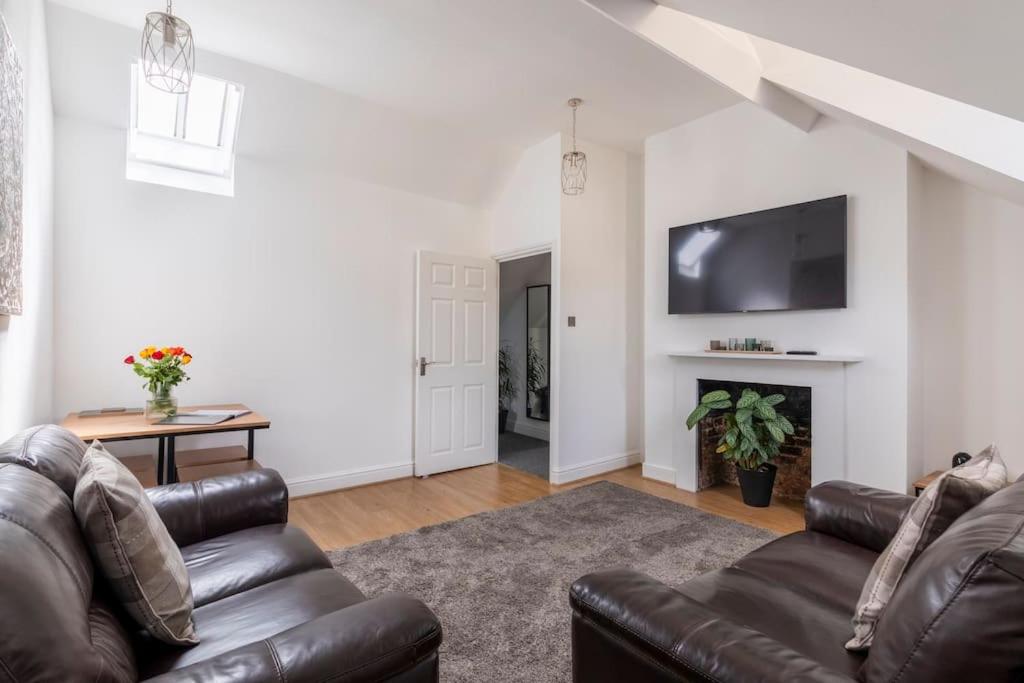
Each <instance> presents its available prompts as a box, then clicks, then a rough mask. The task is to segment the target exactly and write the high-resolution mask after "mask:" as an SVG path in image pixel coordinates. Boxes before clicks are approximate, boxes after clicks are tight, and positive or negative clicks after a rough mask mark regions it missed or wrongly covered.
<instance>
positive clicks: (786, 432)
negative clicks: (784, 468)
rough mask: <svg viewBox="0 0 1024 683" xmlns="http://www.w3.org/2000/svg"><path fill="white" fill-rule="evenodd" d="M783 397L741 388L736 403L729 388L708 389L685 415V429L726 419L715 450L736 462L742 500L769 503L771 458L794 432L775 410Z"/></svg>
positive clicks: (757, 504)
mask: <svg viewBox="0 0 1024 683" xmlns="http://www.w3.org/2000/svg"><path fill="white" fill-rule="evenodd" d="M785 400H786V397H785V396H783V395H782V394H771V395H769V396H761V395H760V394H759V393H757V392H756V391H754V390H753V389H750V388H745V389H743V391H742V393H741V395H740V398H739V400H737V401H736V402H735V405H734V403H733V400H732V396H731V395H730V394H729V392H728V391H724V390H721V389H720V390H718V391H709V392H708V393H706V394H704V395H703V396H701V398H700V403H698V404H697V407H696V408H694V409H693V412H691V413H690V415H689V416H688V417H687V418H686V428H687V429H693V428H694V427H695V426H697V424H698V423H700V422H701V420H704V419H705V418H707V417H709V416H712V417H713V416H717V415H720V416H722V417H723V418H724V420H725V426H724V431H723V432H722V435H721V436H720V437H719V439H718V444H717V448H716V449H715V452H716V453H720V454H721V455H722V457H723V458H724V459H725V460H727V461H730V462H732V463H734V464H735V465H736V476H737V478H738V479H739V482H740V489H741V491H742V493H743V502H745V503H746V504H747V505H753V506H755V507H766V506H767V505H768V504H769V503H770V502H771V495H772V486H774V484H775V471H776V468H775V465H773V464H772V460H774V459H775V457H776V456H777V455H778V454H779V447H780V446H782V444H783V443H785V441H786V437H787V436H791V435H792V434H793V431H794V430H793V424H792V423H791V422H790V421H789V419H788V418H786V416H784V415H782V414H781V413H779V411H778V410H776V406H778V405H779V404H780V403H782V402H783V401H785Z"/></svg>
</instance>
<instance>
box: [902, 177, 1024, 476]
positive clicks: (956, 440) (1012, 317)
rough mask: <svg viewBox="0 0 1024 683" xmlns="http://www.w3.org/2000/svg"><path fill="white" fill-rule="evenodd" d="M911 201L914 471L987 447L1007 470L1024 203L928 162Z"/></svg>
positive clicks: (1014, 425)
mask: <svg viewBox="0 0 1024 683" xmlns="http://www.w3.org/2000/svg"><path fill="white" fill-rule="evenodd" d="M919 172H920V174H921V176H922V179H921V183H920V186H919V188H918V194H917V195H916V201H917V202H918V204H919V205H918V208H917V210H918V211H919V212H920V214H921V236H920V239H919V240H918V241H919V244H920V247H921V251H920V254H919V256H918V258H916V259H915V260H914V261H912V262H911V265H912V271H911V272H912V279H911V282H912V285H913V286H914V289H913V290H912V291H916V292H918V296H917V297H916V298H915V299H914V300H913V301H914V309H915V310H916V317H915V320H916V325H915V327H916V328H917V332H916V335H915V336H916V340H917V341H916V343H915V344H914V345H913V347H912V349H911V352H912V353H913V354H917V355H918V356H919V357H920V363H921V366H922V367H921V371H920V375H921V377H920V383H919V385H918V386H917V388H916V391H915V392H914V394H913V397H912V398H913V400H912V405H913V406H914V407H915V408H916V410H918V411H919V420H918V423H917V425H916V426H917V427H918V428H919V431H920V440H921V445H920V449H921V456H920V457H921V462H922V465H921V467H922V472H928V471H931V470H935V469H946V468H948V467H949V464H950V459H951V458H952V456H953V454H954V453H956V452H957V451H967V452H969V453H976V452H977V451H979V450H981V449H982V448H984V447H985V446H986V445H988V444H989V443H995V444H996V445H997V446H998V447H999V450H1000V453H1001V454H1002V456H1003V458H1004V459H1005V460H1006V463H1007V466H1008V467H1009V469H1010V474H1011V475H1012V476H1015V477H1016V476H1018V475H1020V474H1021V473H1022V472H1024V421H1022V420H1021V417H1020V411H1019V410H1018V408H1017V403H1018V397H1019V395H1020V386H1021V378H1024V354H1022V353H1021V339H1022V338H1024V307H1022V305H1021V292H1022V291H1024V269H1022V268H1021V263H1020V257H1021V254H1022V253H1024V207H1022V206H1019V205H1017V204H1013V203H1010V202H1008V201H1006V200H1003V199H999V198H997V197H995V196H993V195H990V194H988V193H986V192H983V191H981V190H978V189H976V188H974V187H971V186H970V185H966V184H964V183H962V182H960V181H958V180H954V179H953V178H951V177H949V176H947V175H945V174H943V173H941V172H939V171H935V170H933V169H930V168H922V169H920V171H919Z"/></svg>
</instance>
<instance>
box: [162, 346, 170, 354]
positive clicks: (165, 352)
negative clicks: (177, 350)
mask: <svg viewBox="0 0 1024 683" xmlns="http://www.w3.org/2000/svg"><path fill="white" fill-rule="evenodd" d="M160 351H161V353H163V354H164V355H165V356H169V355H171V347H170V346H165V347H164V348H162V349H160Z"/></svg>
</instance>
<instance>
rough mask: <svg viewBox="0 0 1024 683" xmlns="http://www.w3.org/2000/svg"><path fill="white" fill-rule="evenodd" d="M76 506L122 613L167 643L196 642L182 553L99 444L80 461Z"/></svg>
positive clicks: (139, 492)
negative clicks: (122, 609)
mask: <svg viewBox="0 0 1024 683" xmlns="http://www.w3.org/2000/svg"><path fill="white" fill-rule="evenodd" d="M74 506H75V516H76V517H77V518H78V525H79V526H80V527H81V529H82V533H83V534H84V536H85V539H86V542H87V544H88V545H89V547H90V551H91V552H92V554H93V557H94V558H95V559H96V564H97V565H98V566H99V569H100V571H102V573H103V574H104V575H105V576H106V578H107V580H108V581H109V583H110V586H111V589H112V591H113V593H114V595H115V596H116V597H117V599H118V600H119V601H120V602H121V605H122V606H123V607H124V609H125V611H126V612H127V613H128V614H129V615H130V616H131V617H132V618H133V619H134V620H135V621H136V622H138V624H139V625H140V626H142V627H143V628H145V629H146V630H147V631H149V633H150V634H152V635H153V637H155V638H157V639H159V640H162V641H163V642H165V643H170V644H172V645H194V644H196V643H198V642H199V638H198V637H197V636H196V633H195V629H194V627H193V624H192V585H191V583H190V582H189V577H188V570H187V569H186V568H185V561H184V560H183V559H182V557H181V551H180V550H179V549H178V546H177V545H175V543H174V541H172V540H171V536H170V534H168V533H167V527H165V526H164V523H163V521H162V520H161V519H160V516H159V515H158V514H157V511H156V509H155V508H154V507H153V503H151V502H150V500H149V497H148V496H147V495H146V492H145V491H144V490H143V488H142V485H141V484H140V483H139V480H138V479H136V478H135V475H133V474H132V473H131V472H130V471H128V468H126V467H125V466H124V465H122V464H121V461H119V460H118V459H117V458H115V457H114V456H112V455H110V453H108V452H107V451H106V450H105V449H104V448H103V445H102V444H101V443H100V442H99V441H94V442H93V444H92V446H90V447H89V450H87V451H86V453H85V457H83V458H82V466H81V469H80V470H79V473H78V482H77V484H76V485H75V497H74Z"/></svg>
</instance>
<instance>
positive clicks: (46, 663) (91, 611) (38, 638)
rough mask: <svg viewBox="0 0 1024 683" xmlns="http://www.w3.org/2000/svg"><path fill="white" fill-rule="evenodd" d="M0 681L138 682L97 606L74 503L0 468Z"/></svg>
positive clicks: (20, 470) (44, 484)
mask: <svg viewBox="0 0 1024 683" xmlns="http://www.w3.org/2000/svg"><path fill="white" fill-rule="evenodd" d="M0 577H3V579H2V581H0V606H2V607H0V679H3V680H8V679H10V680H15V681H39V682H42V683H45V682H47V681H55V682H56V681H60V682H62V683H67V682H77V681H88V682H89V683H94V682H95V683H122V682H123V681H126V680H135V679H134V678H133V677H132V674H133V672H134V668H135V663H134V654H133V652H132V650H131V649H130V648H129V647H128V642H129V641H128V636H127V633H126V632H125V630H124V629H123V627H122V626H121V624H120V622H119V621H118V620H117V619H115V618H112V614H111V612H110V611H109V610H106V609H105V608H103V606H102V604H98V603H97V602H96V599H95V596H94V583H93V568H92V561H91V560H90V558H89V553H88V550H87V549H86V547H85V543H84V542H83V540H82V536H81V532H79V530H78V524H77V523H76V521H75V517H74V513H73V512H72V510H71V500H70V498H68V497H67V496H65V495H63V494H62V493H61V490H60V488H58V486H57V484H55V483H54V482H52V481H50V480H49V479H47V478H46V477H44V476H42V475H41V474H37V473H36V472H33V471H32V470H29V469H26V468H24V467H20V466H18V465H14V464H10V463H2V464H0Z"/></svg>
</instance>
